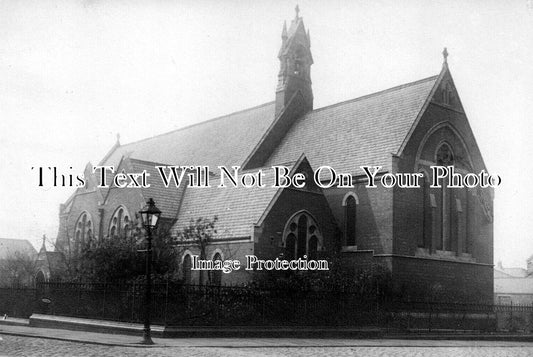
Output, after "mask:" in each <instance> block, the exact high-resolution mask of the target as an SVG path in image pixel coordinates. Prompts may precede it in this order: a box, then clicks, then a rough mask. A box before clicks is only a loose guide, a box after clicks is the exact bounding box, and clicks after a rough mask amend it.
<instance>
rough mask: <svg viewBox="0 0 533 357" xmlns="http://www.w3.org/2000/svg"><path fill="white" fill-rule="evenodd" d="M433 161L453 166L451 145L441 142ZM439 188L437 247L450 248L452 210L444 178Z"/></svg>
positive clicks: (452, 235) (452, 234)
mask: <svg viewBox="0 0 533 357" xmlns="http://www.w3.org/2000/svg"><path fill="white" fill-rule="evenodd" d="M435 161H436V163H437V165H439V166H453V165H454V156H453V151H452V149H451V147H450V146H449V145H448V144H447V143H442V144H441V145H440V146H439V149H438V150H437V153H436V157H435ZM440 183H441V188H440V203H441V205H440V213H441V214H440V216H441V220H440V221H441V222H440V223H441V224H440V240H439V242H438V245H437V249H441V250H452V240H453V239H454V230H453V225H452V223H453V219H452V217H453V215H454V213H453V211H454V205H453V204H452V198H453V195H452V189H451V188H448V185H447V183H446V180H442V181H441V182H440Z"/></svg>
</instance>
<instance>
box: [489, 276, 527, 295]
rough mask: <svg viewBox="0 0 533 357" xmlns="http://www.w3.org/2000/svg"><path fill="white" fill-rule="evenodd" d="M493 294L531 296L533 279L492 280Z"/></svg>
mask: <svg viewBox="0 0 533 357" xmlns="http://www.w3.org/2000/svg"><path fill="white" fill-rule="evenodd" d="M494 293H495V294H531V295H533V277H528V278H501V279H494Z"/></svg>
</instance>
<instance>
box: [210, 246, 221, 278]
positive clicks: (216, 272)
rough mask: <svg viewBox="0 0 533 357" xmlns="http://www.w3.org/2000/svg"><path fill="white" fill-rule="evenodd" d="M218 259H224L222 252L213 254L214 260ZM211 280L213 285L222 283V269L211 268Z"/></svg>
mask: <svg viewBox="0 0 533 357" xmlns="http://www.w3.org/2000/svg"><path fill="white" fill-rule="evenodd" d="M217 260H222V256H221V255H220V253H215V255H213V261H214V262H216V261H217ZM209 282H210V283H211V285H220V284H221V283H222V270H210V271H209Z"/></svg>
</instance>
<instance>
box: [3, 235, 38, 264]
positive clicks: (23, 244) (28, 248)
mask: <svg viewBox="0 0 533 357" xmlns="http://www.w3.org/2000/svg"><path fill="white" fill-rule="evenodd" d="M17 253H18V254H22V255H26V256H29V257H32V258H33V257H35V255H36V254H37V251H36V250H35V248H34V247H33V245H32V244H31V243H30V242H29V241H28V240H26V239H11V238H0V259H9V258H13V257H15V254H17Z"/></svg>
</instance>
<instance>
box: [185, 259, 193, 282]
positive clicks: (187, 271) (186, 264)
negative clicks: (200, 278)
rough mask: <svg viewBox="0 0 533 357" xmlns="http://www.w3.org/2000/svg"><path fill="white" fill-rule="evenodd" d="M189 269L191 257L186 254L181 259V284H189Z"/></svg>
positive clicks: (190, 276)
mask: <svg viewBox="0 0 533 357" xmlns="http://www.w3.org/2000/svg"><path fill="white" fill-rule="evenodd" d="M191 268H192V260H191V255H190V254H186V255H185V257H183V282H184V283H185V284H190V283H191V281H192V275H191Z"/></svg>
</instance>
